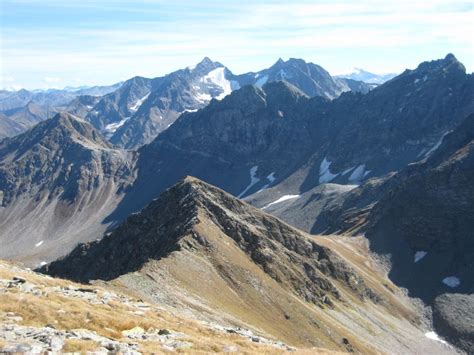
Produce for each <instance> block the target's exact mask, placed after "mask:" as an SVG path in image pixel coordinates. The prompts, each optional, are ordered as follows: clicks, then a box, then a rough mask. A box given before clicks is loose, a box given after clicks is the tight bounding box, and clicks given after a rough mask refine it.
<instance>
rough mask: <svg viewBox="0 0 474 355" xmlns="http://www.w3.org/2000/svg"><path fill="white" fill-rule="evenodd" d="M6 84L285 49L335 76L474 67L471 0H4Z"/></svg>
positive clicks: (264, 56) (99, 79)
mask: <svg viewBox="0 0 474 355" xmlns="http://www.w3.org/2000/svg"><path fill="white" fill-rule="evenodd" d="M0 3H1V22H0V27H1V35H0V40H1V43H0V46H1V57H0V60H1V62H0V69H1V78H0V88H1V87H15V88H19V87H26V88H30V89H31V88H46V87H59V88H61V87H64V86H78V85H96V84H111V83H114V82H117V81H120V80H125V79H128V78H130V77H132V76H135V75H142V76H146V77H155V76H160V75H163V74H166V73H168V72H170V71H173V70H176V69H180V68H184V67H186V66H191V65H194V64H195V63H196V62H198V61H199V60H201V59H202V58H203V57H204V56H209V57H210V58H211V59H213V60H216V61H220V62H221V63H223V64H224V65H226V66H227V67H229V69H231V70H232V71H233V72H234V73H242V72H246V71H256V70H260V69H263V68H265V67H268V66H270V65H271V64H273V63H274V62H275V61H276V60H277V59H278V58H279V57H281V58H283V59H288V58H290V57H298V58H303V59H305V60H307V61H311V62H314V63H317V64H320V65H322V66H323V67H324V68H326V69H327V70H328V71H329V72H330V73H331V74H340V73H344V72H348V71H350V70H351V68H353V67H361V68H364V69H368V70H370V71H374V72H379V73H383V72H401V71H402V70H403V69H405V68H414V67H416V65H417V64H418V63H419V62H422V61H424V60H431V59H436V58H441V57H444V56H445V55H446V54H447V53H449V52H451V53H453V54H454V55H456V57H457V58H458V59H459V60H460V61H461V62H463V63H464V65H465V66H466V67H467V70H468V71H469V72H472V71H473V68H474V42H473V41H474V25H473V23H474V9H473V1H472V0H470V1H458V0H421V1H420V0H419V1H416V0H391V1H387V0H377V1H375V0H357V1H356V0H353V1H348V0H345V1H342V0H332V1H330V0H327V1H278V0H277V1H258V0H257V1H244V0H241V1H222V0H221V1H213V0H201V1H190V0H183V1H181V0H175V1H169V0H168V1H162V0H141V1H140V0H137V1H128V0H107V1H106V0H0Z"/></svg>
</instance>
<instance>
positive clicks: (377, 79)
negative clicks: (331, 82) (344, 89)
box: [336, 68, 398, 85]
mask: <svg viewBox="0 0 474 355" xmlns="http://www.w3.org/2000/svg"><path fill="white" fill-rule="evenodd" d="M397 75H398V74H396V73H387V74H375V73H371V72H369V71H366V70H364V69H361V68H354V70H353V71H352V72H351V73H348V74H341V75H336V77H337V78H346V79H352V80H357V81H363V82H364V83H368V84H376V85H380V84H383V83H385V82H386V81H389V80H390V79H393V78H394V77H396V76H397Z"/></svg>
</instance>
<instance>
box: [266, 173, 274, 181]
mask: <svg viewBox="0 0 474 355" xmlns="http://www.w3.org/2000/svg"><path fill="white" fill-rule="evenodd" d="M267 180H268V181H270V183H273V182H275V180H276V178H275V173H274V172H273V173H270V174H269V175H268V176H267Z"/></svg>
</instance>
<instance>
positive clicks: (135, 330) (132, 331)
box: [122, 327, 145, 339]
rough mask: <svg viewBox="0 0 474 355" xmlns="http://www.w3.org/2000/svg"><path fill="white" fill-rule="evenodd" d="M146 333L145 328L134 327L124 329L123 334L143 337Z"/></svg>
mask: <svg viewBox="0 0 474 355" xmlns="http://www.w3.org/2000/svg"><path fill="white" fill-rule="evenodd" d="M144 334H145V329H143V328H142V327H134V328H132V329H129V330H124V331H122V335H123V336H125V337H128V338H131V339H142V338H143V336H144Z"/></svg>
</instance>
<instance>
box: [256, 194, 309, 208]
mask: <svg viewBox="0 0 474 355" xmlns="http://www.w3.org/2000/svg"><path fill="white" fill-rule="evenodd" d="M299 197H300V195H285V196H282V197H280V198H279V199H278V200H276V201H273V202H270V203H269V204H268V205H266V206H265V207H262V210H264V209H266V208H268V207H270V206H272V205H276V204H277V203H280V202H283V201H287V200H292V199H295V198H299Z"/></svg>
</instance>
